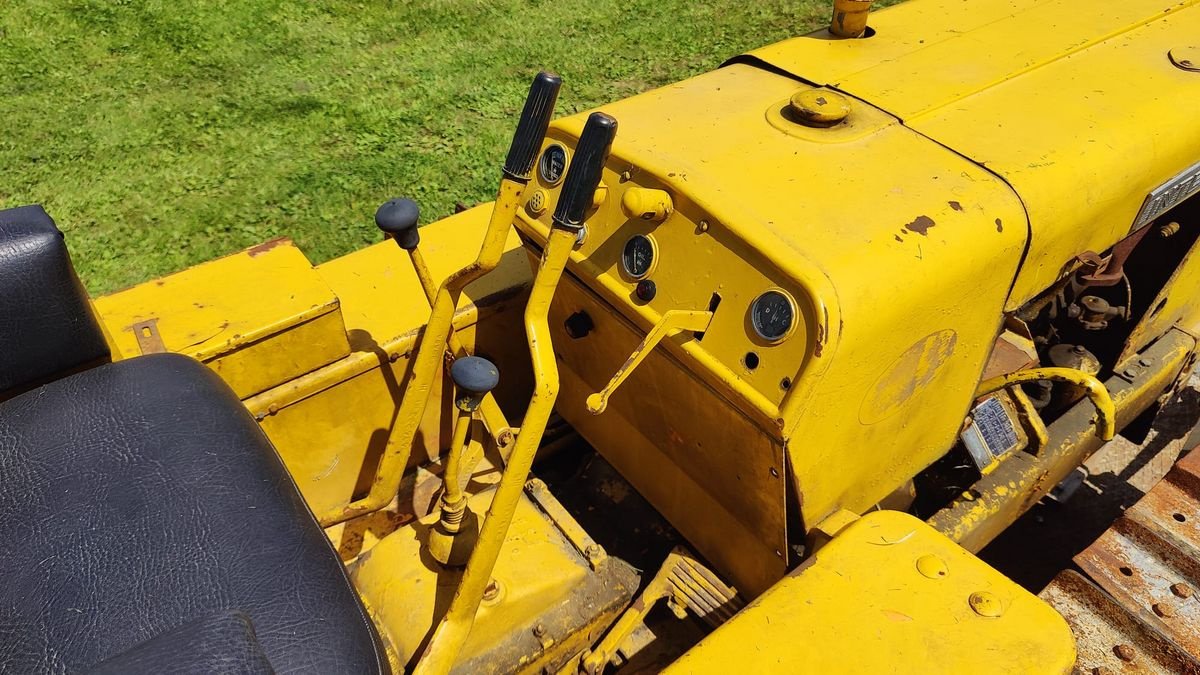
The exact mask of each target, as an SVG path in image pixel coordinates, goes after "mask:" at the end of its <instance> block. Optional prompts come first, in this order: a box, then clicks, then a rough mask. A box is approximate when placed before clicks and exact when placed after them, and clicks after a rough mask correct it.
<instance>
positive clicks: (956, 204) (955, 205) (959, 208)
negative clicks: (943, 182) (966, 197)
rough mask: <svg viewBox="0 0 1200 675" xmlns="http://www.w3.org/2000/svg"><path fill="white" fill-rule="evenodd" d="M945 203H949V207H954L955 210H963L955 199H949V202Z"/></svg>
mask: <svg viewBox="0 0 1200 675" xmlns="http://www.w3.org/2000/svg"><path fill="white" fill-rule="evenodd" d="M946 203H947V204H949V205H950V208H952V209H954V210H955V211H962V210H963V207H962V204H959V203H958V202H956V201H949V202H946Z"/></svg>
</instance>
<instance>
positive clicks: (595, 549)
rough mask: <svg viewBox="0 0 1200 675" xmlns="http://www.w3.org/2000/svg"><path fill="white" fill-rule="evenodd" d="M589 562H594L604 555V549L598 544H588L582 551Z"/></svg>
mask: <svg viewBox="0 0 1200 675" xmlns="http://www.w3.org/2000/svg"><path fill="white" fill-rule="evenodd" d="M583 555H585V556H586V557H587V559H588V561H589V562H595V561H597V560H599V559H600V558H601V557H603V556H604V549H602V548H600V544H589V545H588V547H587V548H586V549H584V551H583Z"/></svg>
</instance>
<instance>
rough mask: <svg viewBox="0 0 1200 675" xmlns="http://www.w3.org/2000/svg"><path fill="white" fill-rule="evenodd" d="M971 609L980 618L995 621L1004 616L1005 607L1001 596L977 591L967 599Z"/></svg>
mask: <svg viewBox="0 0 1200 675" xmlns="http://www.w3.org/2000/svg"><path fill="white" fill-rule="evenodd" d="M967 602H968V603H969V604H970V605H971V609H973V610H975V613H976V614H978V615H979V616H982V617H986V618H989V619H994V618H996V617H999V616H1000V615H1002V614H1004V605H1003V603H1001V602H1000V598H999V596H997V595H996V594H995V593H992V592H991V591H976V592H974V593H972V594H971V597H969V598H967Z"/></svg>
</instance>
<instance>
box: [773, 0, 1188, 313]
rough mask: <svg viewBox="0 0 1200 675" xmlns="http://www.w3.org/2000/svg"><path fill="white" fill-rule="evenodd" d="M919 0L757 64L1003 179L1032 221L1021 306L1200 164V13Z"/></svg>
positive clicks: (1125, 5) (1074, 3)
mask: <svg viewBox="0 0 1200 675" xmlns="http://www.w3.org/2000/svg"><path fill="white" fill-rule="evenodd" d="M965 7H966V5H964V4H963V3H961V2H957V1H955V0H911V1H910V2H905V3H903V4H901V5H899V6H896V7H893V8H889V9H887V10H885V11H881V12H878V13H877V14H875V15H874V16H873V17H872V19H871V25H872V26H873V27H874V28H875V29H876V31H877V33H876V35H875V36H874V37H872V38H869V39H865V40H830V39H828V34H826V33H817V34H813V35H810V36H805V37H800V38H795V39H793V40H788V41H785V42H781V43H779V44H777V45H772V46H770V47H766V48H764V49H760V50H757V51H755V52H752V53H751V55H752V56H753V57H756V58H758V59H761V60H763V61H766V62H768V63H770V64H772V65H774V66H776V67H779V68H782V69H784V70H786V71H788V72H791V73H794V74H795V75H797V76H799V77H803V78H805V79H807V80H810V81H815V82H819V83H828V84H830V85H833V86H836V87H837V88H838V89H840V90H842V91H845V92H848V93H850V94H853V95H855V96H858V97H859V98H862V99H864V100H867V101H869V102H871V103H872V104H874V105H878V106H880V107H881V108H883V109H885V110H888V111H889V112H892V113H894V114H896V115H898V116H899V117H900V118H902V119H903V120H904V122H905V124H907V125H908V126H910V127H911V128H913V129H916V130H917V131H920V132H921V133H923V134H926V135H927V136H929V137H930V138H932V139H934V140H936V141H938V142H940V143H942V144H944V145H946V146H947V147H949V148H952V149H954V150H955V151H957V152H959V153H961V154H962V155H964V156H966V157H969V158H971V159H973V160H975V161H977V162H979V163H980V164H983V165H985V166H986V167H987V168H988V169H989V170H991V171H993V172H995V173H996V174H998V175H1000V176H1002V177H1003V178H1004V179H1005V180H1006V181H1007V182H1009V183H1010V184H1011V185H1012V186H1013V187H1014V189H1015V190H1016V191H1017V193H1018V194H1019V195H1020V196H1021V199H1022V201H1023V202H1024V204H1025V206H1026V209H1027V211H1028V214H1029V223H1030V228H1031V241H1030V249H1029V252H1028V254H1027V256H1026V259H1025V262H1024V264H1023V265H1022V268H1021V272H1020V275H1019V276H1018V279H1017V281H1016V283H1015V285H1014V287H1013V291H1012V294H1011V296H1010V298H1009V301H1008V303H1007V309H1009V310H1012V309H1015V308H1017V307H1019V306H1020V305H1022V304H1024V303H1025V302H1026V301H1027V300H1029V299H1030V298H1032V297H1033V296H1034V295H1036V294H1037V293H1039V292H1041V291H1042V290H1043V289H1045V288H1046V287H1047V286H1049V285H1050V284H1051V283H1053V282H1054V281H1055V280H1056V279H1057V278H1058V277H1059V276H1060V275H1061V274H1062V272H1063V270H1064V268H1065V267H1066V266H1067V265H1068V264H1069V263H1070V262H1071V261H1072V259H1073V258H1074V256H1076V255H1077V254H1079V253H1082V252H1083V251H1085V250H1089V249H1090V250H1093V251H1103V250H1105V249H1107V248H1108V247H1109V246H1111V245H1112V244H1114V243H1115V242H1116V241H1117V240H1118V239H1120V238H1121V237H1122V236H1124V235H1125V234H1126V233H1127V232H1128V231H1129V229H1130V227H1131V225H1133V222H1134V218H1135V216H1136V214H1137V212H1138V210H1139V208H1140V207H1141V205H1142V202H1143V200H1144V199H1145V198H1146V195H1147V194H1148V193H1149V192H1150V191H1151V190H1152V189H1154V188H1155V187H1157V186H1158V185H1160V184H1162V183H1163V182H1164V181H1166V180H1168V179H1169V178H1171V177H1173V176H1174V175H1176V174H1177V173H1178V172H1179V171H1181V170H1183V169H1184V168H1186V167H1188V166H1190V165H1191V164H1193V163H1194V162H1195V161H1196V158H1197V157H1200V127H1198V126H1197V125H1196V124H1195V119H1194V108H1195V106H1194V105H1188V104H1187V103H1185V102H1191V101H1197V100H1200V74H1197V73H1196V72H1192V71H1188V70H1184V69H1182V68H1179V67H1177V66H1176V65H1175V64H1173V63H1172V62H1171V60H1170V58H1169V57H1168V52H1169V51H1170V50H1171V49H1173V48H1181V47H1185V46H1187V45H1189V44H1192V43H1193V42H1194V40H1195V36H1196V35H1197V34H1200V7H1197V1H1196V0H1182V1H1180V0H1177V1H1175V2H1168V3H1162V2H1156V1H1155V0H1126V1H1123V2H1101V3H1096V2H1083V1H1081V0H1047V1H1044V2H1028V1H1026V0H1017V1H1014V2H986V3H971V4H970V9H969V11H966V10H964V8H965Z"/></svg>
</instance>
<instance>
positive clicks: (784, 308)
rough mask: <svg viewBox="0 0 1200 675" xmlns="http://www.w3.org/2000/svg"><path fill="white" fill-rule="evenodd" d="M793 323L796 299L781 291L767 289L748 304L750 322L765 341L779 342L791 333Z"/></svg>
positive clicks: (794, 320) (794, 321)
mask: <svg viewBox="0 0 1200 675" xmlns="http://www.w3.org/2000/svg"><path fill="white" fill-rule="evenodd" d="M795 323H796V301H795V300H792V296H790V295H788V294H787V293H785V292H783V291H777V290H770V291H767V292H766V293H763V294H762V295H760V296H758V297H757V298H755V299H754V303H753V304H751V305H750V324H751V325H752V326H753V327H754V332H755V333H757V334H758V336H759V337H760V338H762V339H764V340H766V341H767V342H779V341H781V340H783V339H784V338H786V337H787V336H788V335H791V333H792V328H793V327H794V325H795Z"/></svg>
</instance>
